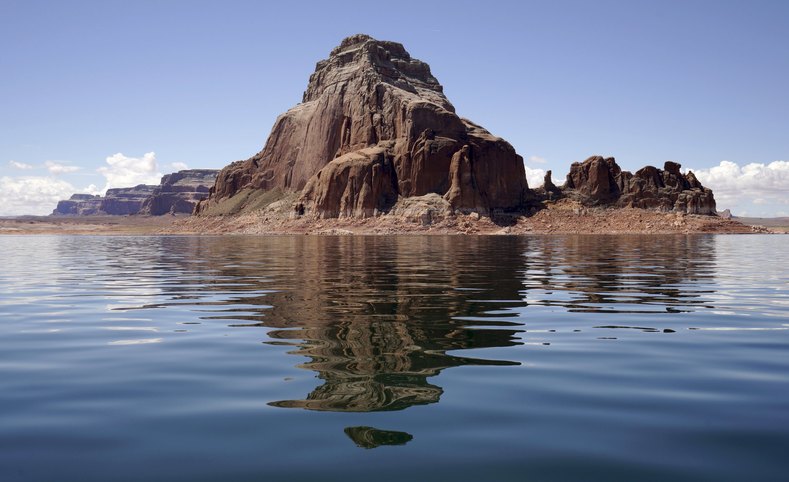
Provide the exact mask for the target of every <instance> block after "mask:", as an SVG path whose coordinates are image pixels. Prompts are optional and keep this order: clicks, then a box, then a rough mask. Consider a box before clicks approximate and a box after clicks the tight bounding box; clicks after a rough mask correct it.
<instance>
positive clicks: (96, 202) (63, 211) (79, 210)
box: [52, 194, 101, 216]
mask: <svg viewBox="0 0 789 482" xmlns="http://www.w3.org/2000/svg"><path fill="white" fill-rule="evenodd" d="M100 206H101V196H99V195H93V194H72V195H71V197H70V198H68V199H65V200H63V201H58V205H57V207H56V208H55V210H54V211H52V215H53V216H89V215H92V214H98V213H99V207H100Z"/></svg>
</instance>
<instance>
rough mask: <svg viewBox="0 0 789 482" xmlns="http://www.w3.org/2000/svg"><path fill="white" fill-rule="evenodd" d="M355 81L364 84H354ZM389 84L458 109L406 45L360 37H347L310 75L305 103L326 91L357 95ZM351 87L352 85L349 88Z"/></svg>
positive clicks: (442, 105) (361, 35) (304, 98)
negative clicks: (377, 85)
mask: <svg viewBox="0 0 789 482" xmlns="http://www.w3.org/2000/svg"><path fill="white" fill-rule="evenodd" d="M354 79H356V80H358V81H360V82H353V81H354ZM378 83H386V84H390V85H393V86H395V87H397V88H399V89H402V90H404V91H406V92H409V93H411V94H413V95H416V96H419V97H422V98H424V99H426V100H429V101H430V102H433V103H435V104H437V105H440V106H441V107H443V108H444V109H447V110H449V111H451V112H454V111H455V108H454V107H453V106H452V104H451V103H450V102H449V100H447V98H446V97H445V96H444V93H443V92H444V90H443V87H442V86H441V84H439V83H438V80H436V78H435V77H433V75H432V74H431V73H430V66H429V65H427V64H426V63H424V62H422V61H421V60H417V59H414V58H412V57H411V55H410V54H409V53H408V52H407V51H406V50H405V47H403V45H402V44H400V43H397V42H390V41H381V40H376V39H374V38H372V37H370V36H369V35H365V34H357V35H352V36H350V37H347V38H345V39H344V40H343V41H342V42H340V45H339V46H338V47H335V48H334V49H333V50H332V51H331V54H330V55H329V58H328V59H326V60H321V61H320V62H318V63H317V65H316V66H315V72H314V73H313V74H312V75H311V76H310V81H309V84H308V86H307V90H306V91H305V92H304V96H303V100H302V102H312V101H315V100H317V99H319V98H320V97H321V95H323V94H324V93H326V92H329V93H341V94H347V93H353V92H348V89H349V87H350V88H351V90H358V88H362V89H365V90H367V89H370V87H373V86H374V85H375V84H378ZM349 84H350V85H349Z"/></svg>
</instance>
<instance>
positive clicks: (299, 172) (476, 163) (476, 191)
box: [197, 35, 531, 217]
mask: <svg viewBox="0 0 789 482" xmlns="http://www.w3.org/2000/svg"><path fill="white" fill-rule="evenodd" d="M247 188H254V189H264V190H271V189H275V188H276V189H282V190H284V191H302V190H303V192H302V195H301V199H300V204H301V205H302V206H303V209H304V210H305V211H306V213H307V214H313V215H315V216H317V217H367V216H374V215H378V214H381V213H385V212H387V211H388V210H389V208H390V207H391V206H392V204H394V202H395V201H396V200H397V198H398V197H413V196H422V195H425V194H430V193H435V194H439V195H441V196H444V197H445V199H446V200H447V201H448V202H449V203H450V205H451V206H452V207H453V208H454V209H455V210H459V211H476V212H483V213H487V212H491V211H518V210H520V209H522V208H523V206H524V204H526V203H527V201H528V200H529V198H530V196H531V192H530V190H529V189H528V185H527V183H526V177H525V172H524V166H523V159H522V158H521V156H519V155H518V154H516V153H515V150H514V149H513V147H512V146H511V145H510V144H509V143H507V142H506V141H504V140H503V139H500V138H498V137H495V136H493V135H492V134H491V133H489V132H488V131H486V130H485V129H483V128H482V127H480V126H478V125H476V124H474V123H472V122H471V121H468V120H466V119H462V118H460V117H459V116H458V115H457V114H456V113H455V108H454V107H453V106H452V104H451V103H450V102H449V100H448V99H447V98H446V96H444V93H443V88H442V86H441V85H440V84H439V82H438V80H436V78H435V77H433V75H432V74H431V72H430V67H429V66H428V65H427V64H426V63H424V62H422V61H420V60H417V59H414V58H412V57H411V56H410V55H409V53H408V52H407V51H406V50H405V48H404V47H403V46H402V45H401V44H399V43H395V42H387V41H379V40H376V39H373V38H372V37H370V36H367V35H354V36H351V37H348V38H346V39H345V40H343V41H342V42H341V43H340V45H339V46H338V47H337V48H335V49H334V50H332V52H331V54H330V55H329V58H328V59H326V60H322V61H320V62H318V64H317V65H316V67H315V72H314V73H313V74H312V75H311V76H310V80H309V84H308V86H307V90H306V91H305V92H304V97H303V99H302V103H300V104H298V105H297V106H295V107H293V108H292V109H290V110H288V111H287V112H285V113H284V114H282V115H280V116H279V117H278V118H277V120H276V122H275V123H274V127H273V129H272V131H271V134H270V136H269V138H268V140H267V142H266V145H265V147H264V148H263V150H262V151H260V152H259V153H258V154H256V155H255V156H253V157H252V158H250V159H248V160H246V161H238V162H235V163H232V164H230V165H229V166H227V167H225V168H224V169H223V170H222V171H221V172H220V173H219V176H218V177H217V180H216V184H215V185H214V187H213V188H212V190H211V195H210V197H209V199H208V200H207V201H205V202H203V203H201V204H200V205H199V206H198V208H197V212H198V213H200V212H206V211H207V210H208V208H209V206H210V205H211V204H212V203H220V202H222V201H224V200H227V199H229V198H232V197H233V196H235V195H236V194H238V193H239V192H240V191H242V190H244V189H247ZM305 188H306V189H305Z"/></svg>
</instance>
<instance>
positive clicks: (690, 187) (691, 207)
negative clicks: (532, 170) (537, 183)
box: [561, 156, 716, 215]
mask: <svg viewBox="0 0 789 482" xmlns="http://www.w3.org/2000/svg"><path fill="white" fill-rule="evenodd" d="M680 168H681V166H680V164H678V163H676V162H671V161H667V162H666V163H665V164H664V166H663V169H658V168H656V167H653V166H646V167H644V168H642V169H639V170H638V171H636V173H635V174H633V173H630V172H629V171H623V170H622V169H621V168H620V167H619V165H618V164H617V163H616V160H614V158H613V157H608V158H603V157H601V156H593V157H590V158H588V159H586V160H585V161H583V162H575V163H573V164H572V166H571V167H570V173H569V174H567V181H566V182H565V184H564V186H563V187H562V189H561V192H562V196H566V197H570V198H574V199H576V200H578V201H580V202H581V203H582V204H584V205H586V206H614V207H635V208H644V209H655V210H658V211H674V212H681V213H686V214H705V215H714V214H716V211H715V198H714V196H713V194H712V191H711V190H710V189H708V188H705V187H704V186H702V185H701V183H700V182H699V181H698V179H696V176H695V175H694V174H693V172H690V171H688V173H687V174H682V172H680Z"/></svg>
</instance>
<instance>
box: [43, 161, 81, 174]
mask: <svg viewBox="0 0 789 482" xmlns="http://www.w3.org/2000/svg"><path fill="white" fill-rule="evenodd" d="M44 166H46V168H47V170H48V171H49V173H50V174H55V175H57V174H66V173H69V172H76V171H79V167H77V166H69V165H67V164H63V163H60V162H58V161H46V162H44Z"/></svg>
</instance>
